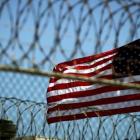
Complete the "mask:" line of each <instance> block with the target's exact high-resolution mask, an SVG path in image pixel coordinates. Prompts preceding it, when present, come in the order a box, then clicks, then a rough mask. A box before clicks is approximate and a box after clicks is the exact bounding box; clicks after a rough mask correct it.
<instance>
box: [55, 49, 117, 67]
mask: <svg viewBox="0 0 140 140" xmlns="http://www.w3.org/2000/svg"><path fill="white" fill-rule="evenodd" d="M118 50H119V49H118V48H117V49H114V50H111V51H108V52H104V53H101V54H96V55H93V56H88V57H84V59H83V58H79V59H74V60H71V61H67V62H63V63H59V64H58V65H57V66H56V67H58V68H65V67H67V66H73V65H76V64H82V63H87V62H88V63H89V62H91V61H93V60H96V59H99V58H102V57H105V56H108V55H111V54H113V53H116V52H118ZM55 70H57V69H55Z"/></svg>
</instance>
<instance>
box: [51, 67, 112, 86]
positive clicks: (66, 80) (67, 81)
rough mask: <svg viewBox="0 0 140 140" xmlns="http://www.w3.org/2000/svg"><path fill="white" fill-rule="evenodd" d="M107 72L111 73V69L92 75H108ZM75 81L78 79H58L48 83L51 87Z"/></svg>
mask: <svg viewBox="0 0 140 140" xmlns="http://www.w3.org/2000/svg"><path fill="white" fill-rule="evenodd" d="M109 74H112V69H107V70H104V71H102V72H100V73H98V74H96V75H94V76H93V77H100V76H105V75H109ZM76 81H78V80H71V79H59V80H57V81H56V82H54V83H49V87H53V86H55V85H57V84H66V83H71V82H76Z"/></svg>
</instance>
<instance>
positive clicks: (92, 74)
mask: <svg viewBox="0 0 140 140" xmlns="http://www.w3.org/2000/svg"><path fill="white" fill-rule="evenodd" d="M111 66H112V64H108V65H106V66H104V67H102V68H100V69H98V70H96V71H94V72H91V73H83V74H79V73H66V74H65V75H69V74H72V75H74V76H86V77H92V76H94V75H96V74H99V73H100V72H102V71H105V70H107V69H111ZM59 79H60V78H51V79H50V83H54V82H56V81H57V80H59Z"/></svg>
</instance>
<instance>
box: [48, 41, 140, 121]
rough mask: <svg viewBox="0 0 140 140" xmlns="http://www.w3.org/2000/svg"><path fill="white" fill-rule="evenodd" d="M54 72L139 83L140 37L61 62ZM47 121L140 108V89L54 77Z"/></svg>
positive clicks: (49, 95)
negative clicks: (106, 49) (99, 51)
mask: <svg viewBox="0 0 140 140" xmlns="http://www.w3.org/2000/svg"><path fill="white" fill-rule="evenodd" d="M53 71H54V72H59V73H63V74H74V75H75V76H87V77H97V78H104V79H111V80H112V79H114V80H120V81H123V82H128V83H140V39H139V40H136V41H134V42H132V43H129V44H127V45H124V46H122V47H120V48H117V49H114V50H111V51H108V52H105V53H101V54H97V55H93V56H88V57H84V58H79V59H74V60H72V61H68V62H64V63H60V64H58V65H57V66H56V67H54V70H53ZM47 104H48V111H47V119H48V123H54V122H59V121H69V120H76V119H83V118H88V117H98V116H107V115H115V114H122V113H130V112H138V111H140V90H135V89H130V88H122V87H112V86H107V85H100V84H92V83H88V82H83V81H78V80H68V79H62V78H53V77H52V78H51V79H50V83H49V87H48V90H47Z"/></svg>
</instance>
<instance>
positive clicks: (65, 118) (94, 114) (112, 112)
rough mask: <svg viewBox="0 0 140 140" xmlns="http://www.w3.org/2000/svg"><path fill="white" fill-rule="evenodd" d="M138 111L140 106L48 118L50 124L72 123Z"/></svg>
mask: <svg viewBox="0 0 140 140" xmlns="http://www.w3.org/2000/svg"><path fill="white" fill-rule="evenodd" d="M138 111H140V106H133V107H125V108H119V109H112V110H106V111H97V112H86V115H85V114H84V113H81V114H75V115H68V116H61V117H52V118H48V123H49V124H50V123H54V122H59V121H60V122H61V121H70V120H77V119H84V118H90V117H99V116H100V117H101V116H109V115H116V114H124V113H130V112H138Z"/></svg>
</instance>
